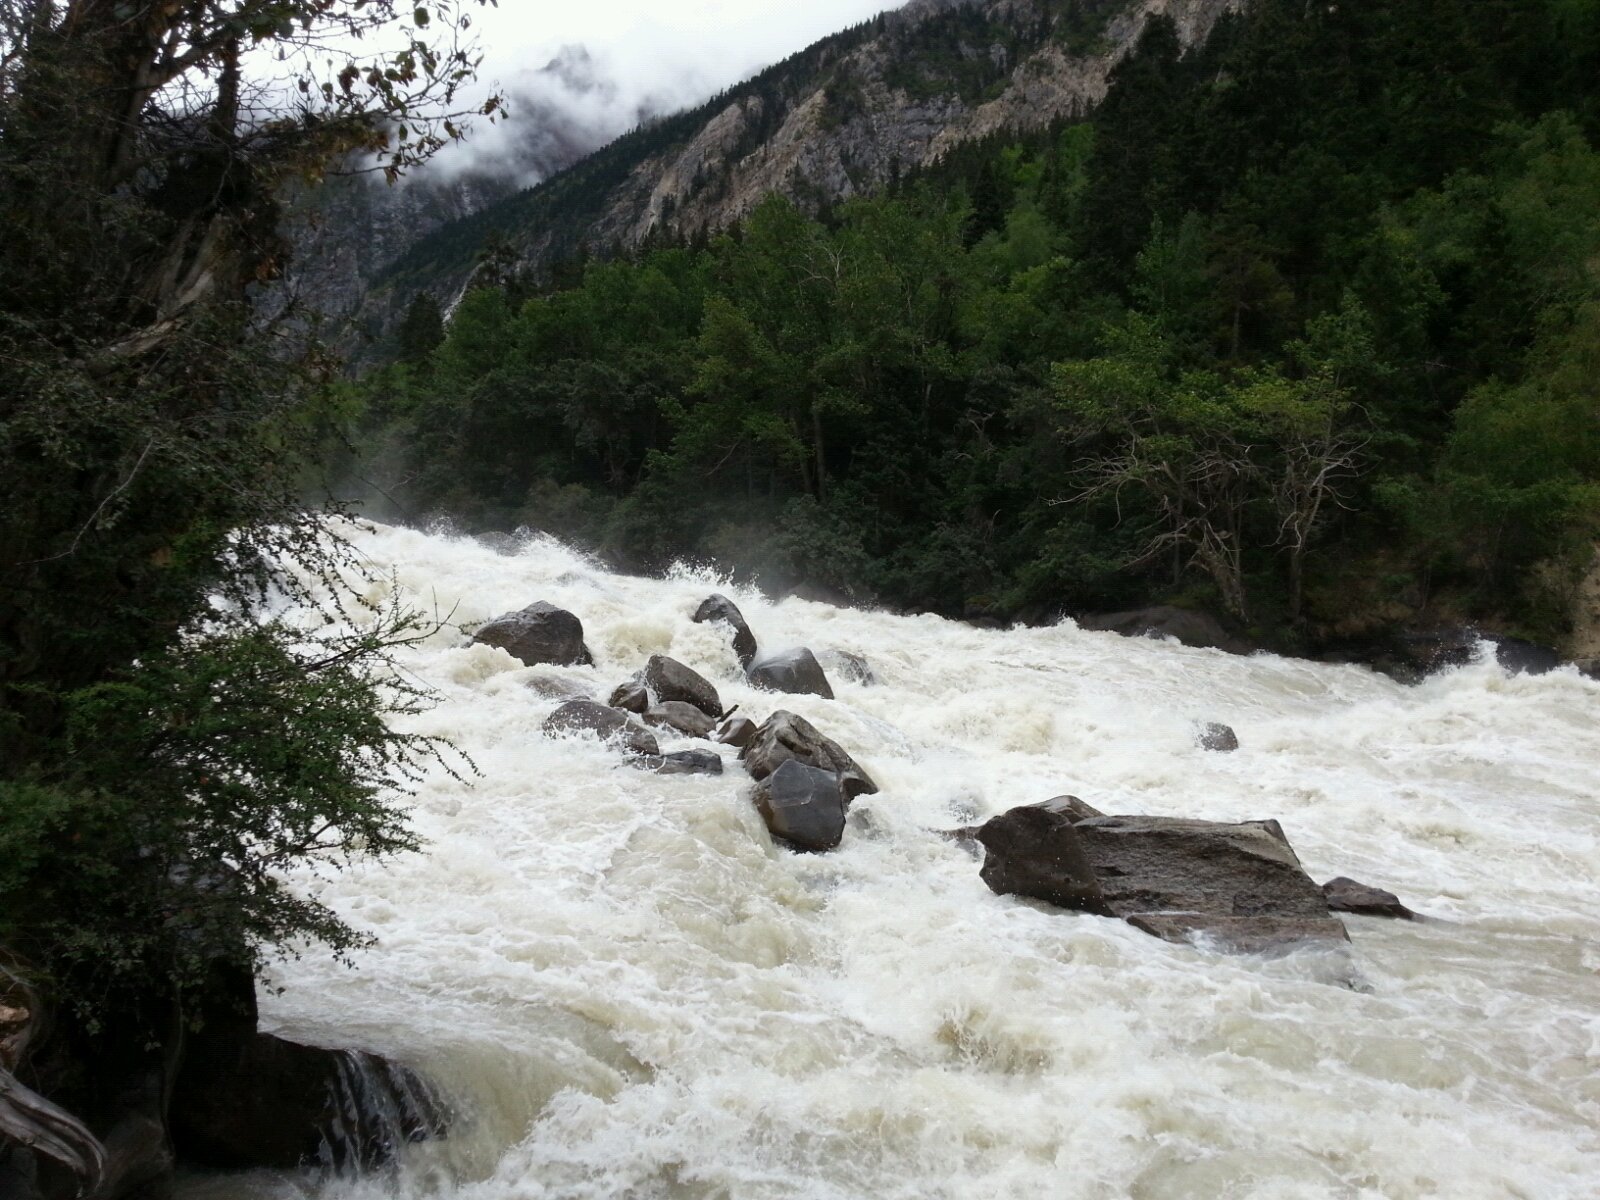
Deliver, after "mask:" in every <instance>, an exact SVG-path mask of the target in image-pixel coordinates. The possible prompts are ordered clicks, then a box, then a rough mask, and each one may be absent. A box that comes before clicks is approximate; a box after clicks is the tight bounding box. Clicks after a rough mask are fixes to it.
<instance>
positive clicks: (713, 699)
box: [644, 654, 722, 717]
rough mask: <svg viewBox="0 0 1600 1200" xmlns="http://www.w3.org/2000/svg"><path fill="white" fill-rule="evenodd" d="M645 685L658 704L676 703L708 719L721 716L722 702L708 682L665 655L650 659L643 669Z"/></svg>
mask: <svg viewBox="0 0 1600 1200" xmlns="http://www.w3.org/2000/svg"><path fill="white" fill-rule="evenodd" d="M644 685H645V687H647V688H649V689H650V694H651V695H652V696H653V697H654V698H655V701H656V703H657V704H662V703H666V702H668V701H679V702H681V703H684V704H692V705H694V706H695V707H696V708H698V709H699V710H700V711H701V712H703V713H705V714H706V716H708V717H720V716H721V715H722V698H721V697H720V696H718V695H717V689H716V688H715V687H713V686H712V684H711V681H710V680H708V679H706V678H705V676H703V675H701V674H700V673H699V672H698V671H695V670H693V669H691V668H689V667H686V666H684V665H683V664H682V663H681V662H679V661H678V660H677V659H675V658H668V657H667V656H666V655H665V654H652V655H651V656H650V661H649V662H647V663H646V664H645V667H644Z"/></svg>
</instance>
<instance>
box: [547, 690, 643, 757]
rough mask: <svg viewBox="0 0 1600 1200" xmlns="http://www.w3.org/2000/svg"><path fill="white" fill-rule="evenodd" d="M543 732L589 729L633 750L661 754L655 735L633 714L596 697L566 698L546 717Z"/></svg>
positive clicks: (586, 731) (585, 731)
mask: <svg viewBox="0 0 1600 1200" xmlns="http://www.w3.org/2000/svg"><path fill="white" fill-rule="evenodd" d="M544 731H545V732H546V733H591V734H593V735H594V736H595V737H597V738H599V739H600V740H601V741H603V742H614V743H616V744H617V745H619V746H621V747H622V748H623V749H624V750H627V751H629V752H631V753H634V754H660V753H661V747H660V745H659V744H658V743H657V742H656V738H655V735H654V734H653V733H651V732H650V731H649V730H648V729H645V728H644V727H643V726H642V725H640V724H639V723H638V721H637V720H636V719H635V718H634V717H633V715H632V714H630V713H626V712H624V711H623V710H622V709H620V708H611V707H609V706H607V705H604V704H601V703H599V702H598V701H595V700H568V701H567V702H566V703H565V704H563V705H561V707H559V708H557V709H556V710H555V712H553V713H551V714H550V715H549V716H548V717H546V718H545V722H544Z"/></svg>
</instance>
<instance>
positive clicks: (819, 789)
mask: <svg viewBox="0 0 1600 1200" xmlns="http://www.w3.org/2000/svg"><path fill="white" fill-rule="evenodd" d="M755 804H756V808H757V809H758V810H759V811H760V813H761V817H762V820H764V821H765V822H766V823H767V829H768V830H769V831H770V832H771V833H772V836H773V837H775V838H779V839H781V840H783V841H785V842H787V843H789V844H790V845H791V846H793V847H795V848H796V849H798V850H813V851H818V850H832V849H833V848H834V847H835V846H837V845H838V844H839V841H840V839H841V838H843V836H844V823H845V806H846V800H845V794H844V790H843V789H842V788H841V787H840V781H839V776H838V775H837V774H835V773H834V772H832V771H824V770H822V769H821V768H819V767H813V766H807V765H806V764H805V763H802V762H798V761H796V760H794V759H788V760H786V761H785V762H783V763H781V764H779V766H778V768H777V769H776V770H775V771H773V772H772V774H771V775H769V776H767V777H766V778H765V779H763V780H761V781H760V782H759V783H758V784H757V785H756V791H755Z"/></svg>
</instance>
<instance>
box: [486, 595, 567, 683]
mask: <svg viewBox="0 0 1600 1200" xmlns="http://www.w3.org/2000/svg"><path fill="white" fill-rule="evenodd" d="M472 640H473V641H475V642H482V643H483V644H484V645H486V646H498V647H499V648H500V649H502V650H504V651H505V652H506V653H507V654H509V655H511V657H512V658H515V659H519V660H520V661H521V662H522V663H523V664H524V665H526V666H530V667H532V666H537V665H538V664H540V663H554V664H556V665H557V666H574V665H576V666H583V667H588V666H593V665H594V656H593V655H591V654H590V653H589V648H588V647H587V646H585V645H584V644H583V622H582V621H580V620H578V618H577V617H575V616H573V615H572V614H571V613H569V612H568V611H567V610H566V609H564V608H557V607H556V606H555V605H554V604H547V603H545V601H543V600H540V601H537V602H536V603H534V604H530V605H528V607H527V608H525V609H523V610H522V611H521V612H514V613H506V614H505V615H504V616H500V617H496V618H495V619H494V620H492V621H488V622H485V623H484V624H483V625H481V626H479V627H478V630H477V632H476V633H474V634H473V635H472Z"/></svg>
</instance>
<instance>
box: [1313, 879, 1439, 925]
mask: <svg viewBox="0 0 1600 1200" xmlns="http://www.w3.org/2000/svg"><path fill="white" fill-rule="evenodd" d="M1322 895H1323V897H1324V898H1325V899H1326V900H1327V902H1328V907H1329V908H1331V909H1333V911H1334V912H1347V913H1356V914H1358V915H1360V916H1363V917H1392V918H1394V919H1396V920H1400V921H1414V920H1416V918H1417V914H1416V913H1414V912H1412V911H1411V910H1410V909H1409V908H1407V907H1406V906H1405V905H1404V904H1401V903H1400V897H1399V896H1396V895H1395V894H1394V893H1393V892H1386V891H1384V890H1383V889H1382V888H1375V887H1372V886H1370V885H1368V884H1365V883H1357V882H1356V881H1355V880H1354V879H1350V878H1348V877H1347V876H1344V875H1339V876H1337V877H1335V878H1333V879H1330V880H1328V882H1327V883H1325V884H1323V885H1322Z"/></svg>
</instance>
